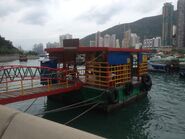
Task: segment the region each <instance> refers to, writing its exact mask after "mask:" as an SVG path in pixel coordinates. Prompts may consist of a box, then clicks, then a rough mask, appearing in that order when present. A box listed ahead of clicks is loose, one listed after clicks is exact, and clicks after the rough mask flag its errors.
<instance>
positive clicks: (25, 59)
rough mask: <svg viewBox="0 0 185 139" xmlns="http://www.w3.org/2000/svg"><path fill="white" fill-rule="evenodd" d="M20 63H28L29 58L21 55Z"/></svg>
mask: <svg viewBox="0 0 185 139" xmlns="http://www.w3.org/2000/svg"><path fill="white" fill-rule="evenodd" d="M19 61H20V62H26V61H28V58H27V56H26V55H20V56H19Z"/></svg>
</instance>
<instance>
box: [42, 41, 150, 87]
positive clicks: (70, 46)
mask: <svg viewBox="0 0 185 139" xmlns="http://www.w3.org/2000/svg"><path fill="white" fill-rule="evenodd" d="M46 52H47V53H49V57H50V59H55V60H57V64H58V68H59V67H60V68H62V69H67V70H71V73H73V79H79V80H81V81H83V83H84V84H85V85H88V86H93V87H97V88H113V87H119V86H123V85H124V84H126V83H131V82H133V83H134V84H135V83H137V82H140V81H141V77H142V76H143V75H145V74H147V71H148V70H147V54H146V53H147V52H148V51H147V50H140V49H133V48H108V47H83V46H79V40H78V39H71V40H64V47H61V48H49V49H46ZM79 55H83V58H84V62H82V63H81V65H79V64H78V62H77V57H78V56H79ZM72 71H73V72H72Z"/></svg>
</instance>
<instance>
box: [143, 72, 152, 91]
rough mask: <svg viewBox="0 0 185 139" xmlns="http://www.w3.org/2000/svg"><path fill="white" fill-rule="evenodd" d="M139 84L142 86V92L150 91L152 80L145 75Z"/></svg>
mask: <svg viewBox="0 0 185 139" xmlns="http://www.w3.org/2000/svg"><path fill="white" fill-rule="evenodd" d="M141 82H142V83H143V85H144V90H146V91H150V90H151V88H152V79H151V77H150V76H149V75H148V74H145V75H143V76H142V77H141Z"/></svg>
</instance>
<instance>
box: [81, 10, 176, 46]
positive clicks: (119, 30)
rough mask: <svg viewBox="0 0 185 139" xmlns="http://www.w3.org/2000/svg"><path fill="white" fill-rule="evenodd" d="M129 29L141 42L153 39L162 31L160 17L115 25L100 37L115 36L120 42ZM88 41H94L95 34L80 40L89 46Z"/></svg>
mask: <svg viewBox="0 0 185 139" xmlns="http://www.w3.org/2000/svg"><path fill="white" fill-rule="evenodd" d="M174 15H175V16H174V20H173V22H174V24H176V11H175V12H174ZM124 28H125V30H128V29H129V28H130V29H131V31H132V32H133V33H136V34H137V35H139V36H140V37H141V41H143V39H144V38H153V37H157V36H161V34H162V33H161V31H162V15H157V16H152V17H146V18H143V19H140V20H138V21H135V22H132V23H126V24H120V25H116V26H114V27H111V28H109V29H106V30H104V31H102V36H103V35H105V34H116V38H117V39H119V40H120V41H121V40H122V39H123V32H124ZM90 40H95V34H91V35H88V36H86V37H85V38H82V39H81V40H80V43H81V45H83V46H89V42H90Z"/></svg>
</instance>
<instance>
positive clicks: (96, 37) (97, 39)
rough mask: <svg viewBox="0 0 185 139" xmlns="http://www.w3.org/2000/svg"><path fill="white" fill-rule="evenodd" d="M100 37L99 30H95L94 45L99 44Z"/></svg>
mask: <svg viewBox="0 0 185 139" xmlns="http://www.w3.org/2000/svg"><path fill="white" fill-rule="evenodd" d="M100 37H101V32H99V31H98V32H97V33H96V36H95V46H96V47H100V46H99V44H100Z"/></svg>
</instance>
